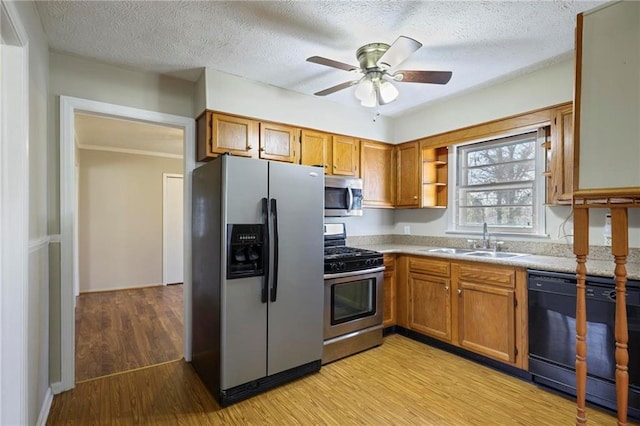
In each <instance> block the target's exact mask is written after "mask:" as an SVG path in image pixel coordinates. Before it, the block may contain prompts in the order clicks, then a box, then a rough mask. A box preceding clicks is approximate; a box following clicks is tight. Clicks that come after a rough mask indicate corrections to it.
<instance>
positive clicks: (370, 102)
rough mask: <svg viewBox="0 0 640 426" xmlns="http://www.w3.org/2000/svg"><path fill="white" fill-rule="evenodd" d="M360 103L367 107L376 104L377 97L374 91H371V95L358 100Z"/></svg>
mask: <svg viewBox="0 0 640 426" xmlns="http://www.w3.org/2000/svg"><path fill="white" fill-rule="evenodd" d="M360 105H362V106H363V107H367V108H375V107H376V106H378V98H377V97H376V92H371V96H369V97H368V98H367V99H362V100H361V101H360Z"/></svg>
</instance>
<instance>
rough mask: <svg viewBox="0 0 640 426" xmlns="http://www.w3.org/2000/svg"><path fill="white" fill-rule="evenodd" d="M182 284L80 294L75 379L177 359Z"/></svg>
mask: <svg viewBox="0 0 640 426" xmlns="http://www.w3.org/2000/svg"><path fill="white" fill-rule="evenodd" d="M182 287H183V286H182V285H170V286H155V287H145V288H137V289H131V290H117V291H110V292H101V293H84V294H81V295H80V297H79V298H78V304H77V306H76V382H81V381H84V380H88V379H92V378H96V377H100V376H106V375H108V374H113V373H119V372H123V371H128V370H133V369H136V368H140V367H147V366H150V365H155V364H160V363H163V362H167V361H171V360H177V359H180V358H182V356H183V352H184V351H183V343H182V342H183V340H182V334H183V328H182V327H183V325H182V324H183V320H182V317H183V310H184V309H183V307H182Z"/></svg>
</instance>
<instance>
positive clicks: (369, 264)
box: [364, 259, 373, 266]
mask: <svg viewBox="0 0 640 426" xmlns="http://www.w3.org/2000/svg"><path fill="white" fill-rule="evenodd" d="M372 262H373V259H367V260H365V261H364V264H365V265H366V266H371V263H372Z"/></svg>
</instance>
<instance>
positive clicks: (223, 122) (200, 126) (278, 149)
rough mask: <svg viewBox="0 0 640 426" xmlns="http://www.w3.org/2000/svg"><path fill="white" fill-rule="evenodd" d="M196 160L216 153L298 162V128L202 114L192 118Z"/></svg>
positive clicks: (213, 156) (210, 113)
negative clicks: (195, 139)
mask: <svg viewBox="0 0 640 426" xmlns="http://www.w3.org/2000/svg"><path fill="white" fill-rule="evenodd" d="M196 126H197V152H196V154H197V155H196V160H197V161H209V160H211V159H213V158H215V157H217V156H218V155H220V154H224V153H229V154H232V155H240V156H243V157H253V158H263V159H268V160H277V161H286V162H289V163H295V162H297V161H298V155H299V149H298V138H299V135H300V129H297V128H295V127H291V126H286V125H282V124H276V123H268V122H260V121H258V120H252V119H250V118H245V117H238V116H234V115H227V114H220V113H217V112H214V111H208V110H207V111H205V112H204V113H202V114H201V115H200V116H199V117H198V118H197V119H196Z"/></svg>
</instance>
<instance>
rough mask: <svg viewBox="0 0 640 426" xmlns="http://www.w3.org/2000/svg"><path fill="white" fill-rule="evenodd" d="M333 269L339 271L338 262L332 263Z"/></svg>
mask: <svg viewBox="0 0 640 426" xmlns="http://www.w3.org/2000/svg"><path fill="white" fill-rule="evenodd" d="M331 270H332V271H337V270H338V264H337V263H332V264H331Z"/></svg>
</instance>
